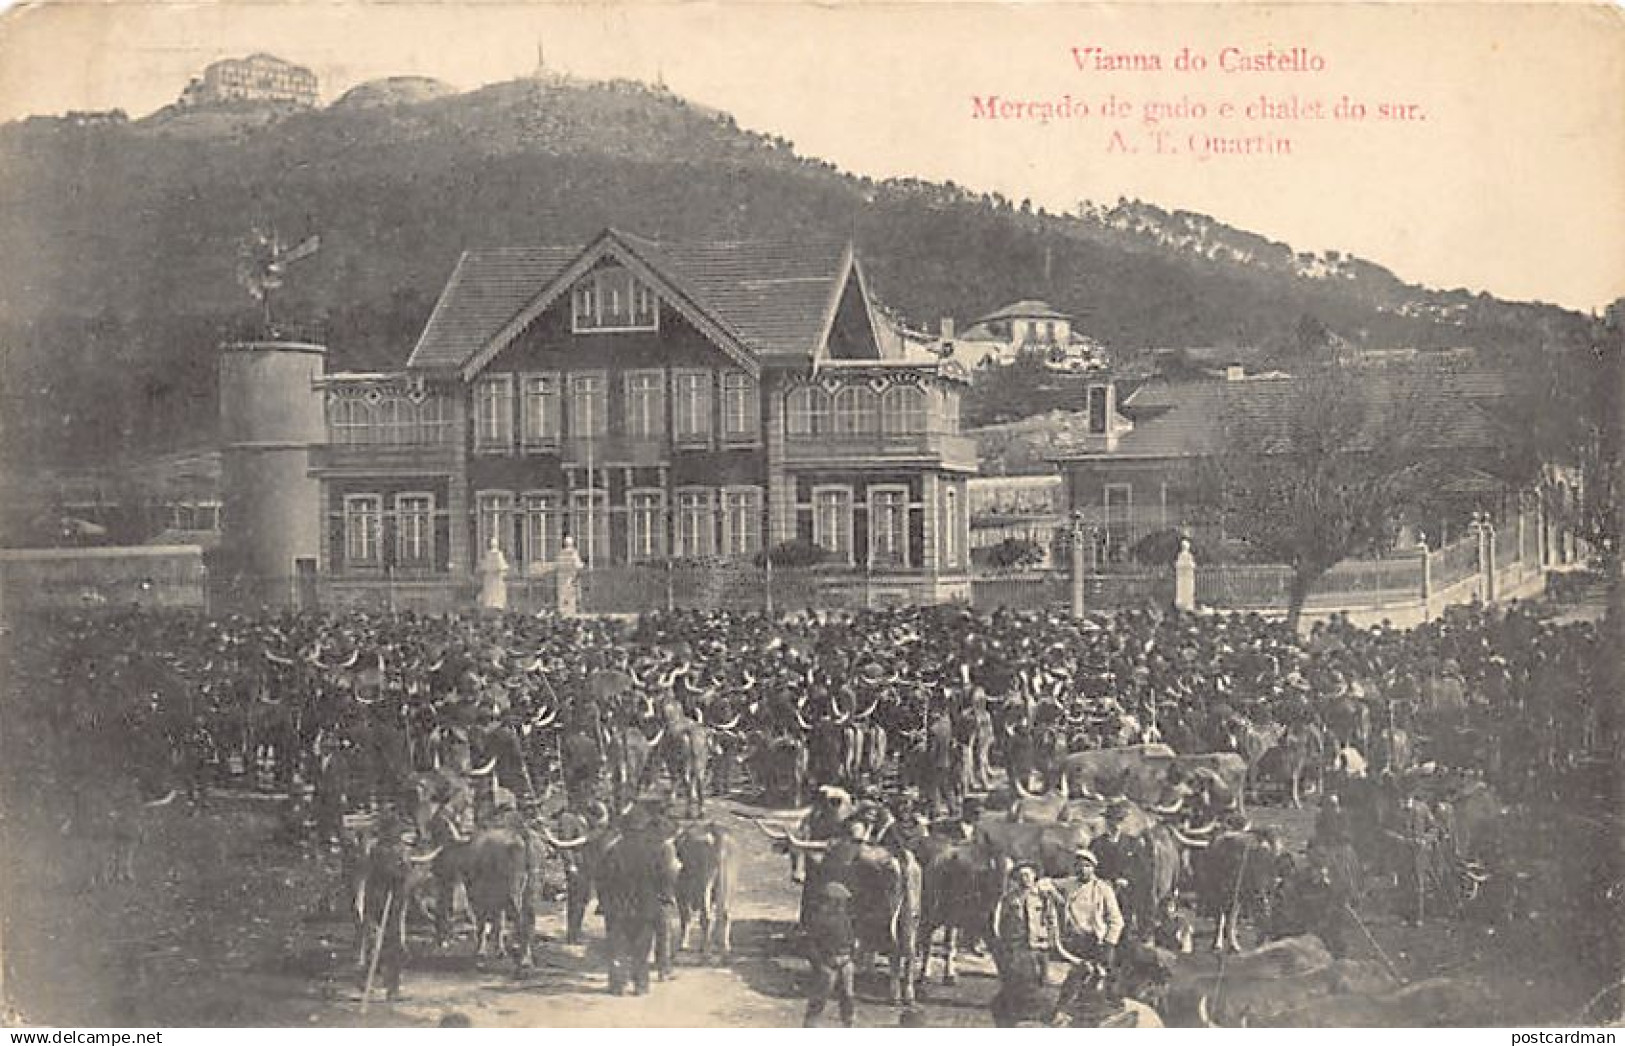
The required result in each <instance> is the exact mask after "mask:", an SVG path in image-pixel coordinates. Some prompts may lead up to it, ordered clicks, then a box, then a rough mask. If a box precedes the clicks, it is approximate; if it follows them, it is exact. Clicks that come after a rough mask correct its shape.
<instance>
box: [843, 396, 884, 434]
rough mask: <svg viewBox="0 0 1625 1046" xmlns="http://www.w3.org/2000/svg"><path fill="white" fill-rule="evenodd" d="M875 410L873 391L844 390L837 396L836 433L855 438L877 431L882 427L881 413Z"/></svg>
mask: <svg viewBox="0 0 1625 1046" xmlns="http://www.w3.org/2000/svg"><path fill="white" fill-rule="evenodd" d="M875 408H876V402H875V394H874V392H873V390H870V389H865V388H849V389H842V390H841V391H840V392H837V393H836V394H835V432H836V433H837V434H838V435H842V436H855V435H860V434H863V433H867V432H874V431H876V430H877V429H879V427H880V417H879V414H880V412H879V411H878V410H876V409H875Z"/></svg>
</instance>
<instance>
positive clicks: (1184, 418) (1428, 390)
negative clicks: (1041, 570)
mask: <svg viewBox="0 0 1625 1046" xmlns="http://www.w3.org/2000/svg"><path fill="white" fill-rule="evenodd" d="M1300 380H1302V379H1301V377H1299V376H1293V375H1289V374H1284V373H1281V372H1271V373H1268V374H1248V373H1246V372H1245V370H1244V369H1243V368H1242V367H1240V366H1230V367H1228V368H1226V369H1225V370H1224V371H1223V372H1220V374H1219V375H1218V376H1213V377H1207V378H1201V379H1196V380H1164V379H1162V378H1155V379H1152V380H1150V381H1147V382H1143V383H1141V384H1138V385H1137V386H1135V387H1133V388H1132V389H1127V388H1124V389H1123V391H1124V393H1125V394H1124V396H1123V399H1122V400H1121V401H1119V400H1118V398H1117V397H1118V393H1119V391H1120V386H1118V385H1116V384H1114V383H1112V382H1111V381H1108V380H1104V379H1103V380H1101V381H1099V382H1095V383H1092V384H1090V385H1089V386H1088V389H1087V402H1086V408H1085V410H1084V411H1083V412H1082V414H1081V415H1079V421H1080V422H1081V424H1080V425H1078V426H1068V427H1065V428H1062V429H1058V430H1056V432H1055V434H1054V436H1053V438H1052V439H1051V441H1050V445H1051V447H1052V450H1051V458H1052V460H1054V461H1055V462H1056V463H1057V464H1058V465H1059V467H1060V470H1061V473H1062V476H1063V478H1064V490H1065V494H1064V497H1063V499H1062V502H1063V510H1064V511H1065V512H1066V513H1067V514H1069V515H1070V516H1072V518H1074V519H1077V520H1080V521H1081V522H1082V523H1084V524H1085V525H1086V526H1088V527H1089V528H1091V530H1092V531H1093V532H1094V534H1095V535H1096V538H1095V543H1096V548H1097V551H1098V552H1099V554H1100V556H1101V558H1102V559H1103V560H1104V561H1107V562H1123V561H1126V560H1128V559H1129V558H1130V557H1131V550H1132V549H1133V547H1134V545H1135V544H1136V543H1137V542H1138V541H1139V540H1140V539H1141V538H1143V537H1145V536H1146V535H1148V534H1151V533H1154V532H1157V531H1161V530H1167V529H1170V528H1177V529H1182V530H1189V531H1196V530H1200V529H1202V528H1201V527H1200V526H1198V525H1197V523H1196V515H1197V514H1196V513H1195V512H1193V510H1192V509H1193V502H1194V501H1195V500H1196V493H1195V490H1194V486H1195V484H1196V482H1197V470H1196V468H1195V466H1196V465H1197V463H1199V462H1200V461H1202V460H1203V459H1204V458H1208V457H1210V456H1213V455H1215V454H1218V453H1220V452H1221V451H1224V450H1226V449H1227V448H1226V445H1225V444H1226V439H1227V433H1233V432H1234V431H1235V429H1234V428H1233V427H1232V426H1233V425H1235V424H1236V423H1237V422H1244V430H1245V431H1247V432H1248V433H1250V434H1255V435H1256V434H1267V433H1270V432H1271V424H1272V422H1279V423H1280V427H1281V429H1282V431H1280V432H1279V433H1278V437H1279V438H1278V439H1277V440H1276V442H1275V444H1274V445H1272V446H1263V447H1258V448H1254V449H1255V450H1256V451H1257V452H1258V453H1261V454H1269V453H1276V452H1285V451H1289V450H1290V449H1291V436H1290V434H1289V433H1287V432H1286V431H1285V419H1286V418H1287V416H1288V415H1289V414H1290V413H1291V411H1290V410H1289V409H1288V404H1289V402H1290V401H1291V398H1292V397H1293V396H1294V394H1295V385H1296V383H1297V382H1299V381H1300ZM1350 388H1351V389H1352V390H1355V391H1357V393H1358V394H1359V395H1362V396H1365V397H1368V398H1369V401H1370V403H1371V404H1372V407H1373V409H1372V410H1371V412H1370V415H1369V424H1371V425H1385V424H1399V423H1401V422H1400V421H1399V420H1398V419H1396V418H1395V417H1394V415H1395V414H1396V413H1397V412H1400V411H1403V412H1404V413H1405V415H1406V416H1405V417H1404V419H1403V422H1402V423H1403V424H1404V426H1405V431H1406V432H1407V433H1408V434H1409V438H1410V439H1411V440H1412V441H1413V442H1417V443H1419V444H1420V445H1422V446H1423V448H1424V449H1426V450H1428V451H1432V452H1434V453H1433V454H1431V455H1429V457H1430V458H1431V459H1432V460H1433V462H1434V464H1432V465H1431V466H1429V467H1430V468H1433V469H1435V470H1437V471H1438V475H1437V477H1436V478H1437V482H1436V484H1434V488H1435V489H1436V490H1437V491H1438V492H1439V493H1440V494H1443V495H1453V496H1456V497H1457V500H1458V501H1459V502H1460V505H1459V507H1460V508H1461V512H1460V513H1458V514H1459V515H1462V516H1465V515H1467V514H1469V513H1470V512H1471V511H1475V510H1489V511H1499V510H1500V509H1501V508H1502V507H1503V506H1502V505H1501V504H1500V502H1501V501H1502V500H1503V499H1505V498H1508V497H1516V495H1517V492H1516V491H1511V490H1508V489H1507V488H1506V486H1505V485H1504V484H1503V483H1502V482H1501V481H1500V480H1498V479H1496V478H1495V477H1494V476H1493V475H1492V474H1491V472H1490V471H1487V469H1488V468H1489V467H1490V465H1491V463H1492V462H1493V461H1494V459H1495V457H1496V450H1497V448H1498V447H1499V446H1500V444H1501V443H1502V442H1504V436H1503V434H1502V432H1501V427H1500V423H1499V422H1498V421H1497V419H1496V408H1497V406H1498V405H1499V404H1501V403H1503V402H1504V401H1505V400H1506V398H1507V395H1508V392H1507V388H1506V384H1505V378H1504V377H1503V375H1502V374H1501V373H1499V372H1497V371H1494V370H1491V369H1487V368H1466V369H1463V368H1456V367H1451V368H1442V367H1434V366H1429V365H1425V364H1424V365H1417V366H1409V367H1371V368H1367V369H1365V370H1364V371H1363V372H1362V373H1361V374H1360V375H1359V376H1358V380H1357V381H1354V382H1351V383H1350ZM1355 443H1356V444H1358V443H1359V439H1358V438H1356V439H1355ZM1418 522H1421V521H1418ZM1429 525H1431V526H1432V529H1431V531H1430V532H1431V534H1432V535H1433V536H1434V537H1435V538H1439V537H1441V536H1443V535H1442V534H1441V533H1440V528H1439V527H1438V526H1437V525H1436V524H1433V523H1432V521H1428V522H1427V523H1425V524H1424V529H1427V527H1428V526H1429Z"/></svg>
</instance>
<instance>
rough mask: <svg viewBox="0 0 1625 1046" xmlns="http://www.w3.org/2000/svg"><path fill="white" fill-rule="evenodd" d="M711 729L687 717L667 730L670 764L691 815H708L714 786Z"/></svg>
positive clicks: (668, 763) (668, 761)
mask: <svg viewBox="0 0 1625 1046" xmlns="http://www.w3.org/2000/svg"><path fill="white" fill-rule="evenodd" d="M712 743H713V742H712V737H711V730H710V728H708V727H706V726H703V725H701V724H700V723H695V722H692V721H688V720H684V721H683V722H681V723H679V724H678V725H677V726H675V727H669V728H667V730H666V746H667V753H668V758H667V766H668V768H670V770H671V772H672V776H673V778H674V779H675V782H676V784H677V785H678V789H679V791H680V792H681V794H682V796H683V801H684V802H685V803H686V811H687V813H688V816H689V817H704V816H705V793H706V792H707V791H708V790H709V789H710V787H711V780H710V778H711V746H712Z"/></svg>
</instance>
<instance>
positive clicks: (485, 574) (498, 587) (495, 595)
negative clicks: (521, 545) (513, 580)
mask: <svg viewBox="0 0 1625 1046" xmlns="http://www.w3.org/2000/svg"><path fill="white" fill-rule="evenodd" d="M480 609H481V610H494V611H496V612H498V613H501V612H502V611H505V610H507V609H508V557H507V556H505V555H503V554H502V547H501V545H500V544H498V542H497V536H496V535H495V534H492V535H491V544H490V546H489V547H488V548H487V549H486V550H485V555H483V556H481V557H480Z"/></svg>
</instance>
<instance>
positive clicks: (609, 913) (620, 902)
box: [596, 810, 681, 995]
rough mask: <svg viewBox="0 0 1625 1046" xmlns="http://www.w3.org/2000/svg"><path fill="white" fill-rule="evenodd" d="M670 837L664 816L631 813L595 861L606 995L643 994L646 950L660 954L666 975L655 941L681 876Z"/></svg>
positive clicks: (665, 959)
mask: <svg viewBox="0 0 1625 1046" xmlns="http://www.w3.org/2000/svg"><path fill="white" fill-rule="evenodd" d="M676 834H677V833H676V830H675V826H674V825H672V824H671V822H670V821H669V820H667V819H666V818H665V817H664V816H661V815H656V814H651V813H649V812H647V811H642V810H636V811H631V812H630V813H629V815H628V816H626V817H623V818H622V822H621V825H620V832H619V834H618V835H617V836H616V837H615V838H613V839H611V840H609V841H608V842H606V844H605V845H604V848H603V850H602V852H601V855H600V856H599V858H598V867H597V874H596V880H597V889H598V903H599V907H600V908H601V909H602V910H603V913H604V928H605V930H606V932H607V936H608V938H609V948H608V957H609V992H610V994H611V995H620V994H621V993H622V992H623V991H624V990H625V988H626V987H627V986H628V983H629V982H630V986H631V988H632V992H633V994H635V995H643V994H646V993H647V992H648V990H649V953H650V949H651V948H655V949H657V950H658V951H660V952H661V953H662V954H661V955H660V957H659V959H660V965H661V967H662V969H661V972H662V974H664V973H665V972H666V970H665V967H666V964H667V963H668V962H669V958H668V956H667V954H666V950H665V948H663V947H661V945H663V944H664V943H665V942H664V941H663V940H662V939H661V938H662V937H663V930H664V929H665V919H666V914H665V912H666V908H667V906H668V905H671V904H674V903H675V900H676V896H677V884H678V875H679V873H680V871H681V865H680V863H679V861H678V858H677V848H676Z"/></svg>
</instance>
